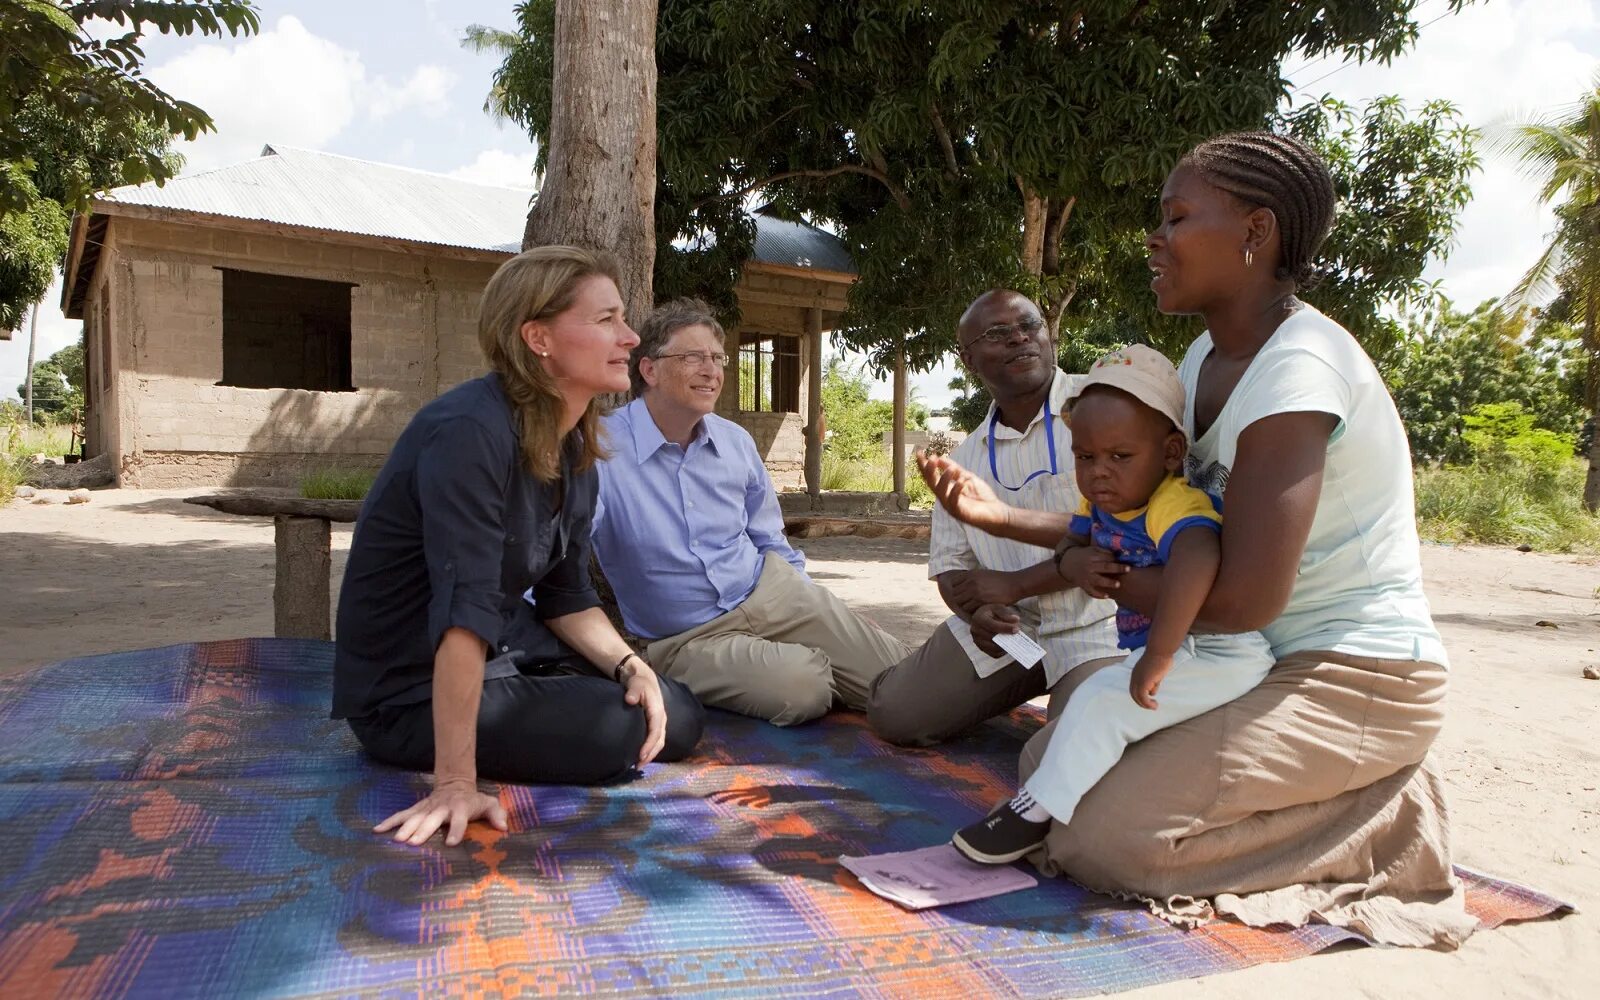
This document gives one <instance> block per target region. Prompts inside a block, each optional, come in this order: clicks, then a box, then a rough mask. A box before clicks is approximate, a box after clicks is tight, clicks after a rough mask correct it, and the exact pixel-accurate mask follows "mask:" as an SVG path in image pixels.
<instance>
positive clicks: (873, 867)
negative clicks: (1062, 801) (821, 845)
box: [839, 844, 1039, 910]
mask: <svg viewBox="0 0 1600 1000" xmlns="http://www.w3.org/2000/svg"><path fill="white" fill-rule="evenodd" d="M839 863H840V864H841V865H844V867H845V868H846V869H847V870H849V871H850V872H851V873H852V874H853V875H855V877H856V878H858V879H860V880H861V884H862V885H864V886H866V887H867V888H868V889H870V890H872V891H873V892H875V893H877V894H878V895H880V896H882V897H883V898H884V899H887V900H889V901H890V902H892V903H898V904H900V905H901V906H903V907H905V908H906V909H908V910H926V909H928V908H929V907H933V906H947V905H949V904H951V903H966V902H970V901H971V900H974V899H987V898H988V897H990V896H998V895H1000V894H1002V893H1007V892H1016V891H1017V890H1018V889H1031V888H1033V887H1034V886H1036V885H1038V884H1039V880H1038V879H1036V878H1034V877H1033V876H1032V875H1029V874H1028V873H1027V872H1025V871H1022V870H1021V869H1020V868H1017V867H1015V866H1013V865H980V864H978V863H977V862H975V861H969V860H967V859H966V858H965V857H963V856H962V854H961V852H960V851H957V850H956V849H955V848H954V847H952V846H951V845H949V844H937V845H935V846H933V847H924V848H921V849H919V850H915V851H899V852H897V853H893V854H873V855H870V856H868V857H864V858H853V857H850V856H849V855H840V856H839Z"/></svg>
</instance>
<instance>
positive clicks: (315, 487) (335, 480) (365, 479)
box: [300, 469, 378, 500]
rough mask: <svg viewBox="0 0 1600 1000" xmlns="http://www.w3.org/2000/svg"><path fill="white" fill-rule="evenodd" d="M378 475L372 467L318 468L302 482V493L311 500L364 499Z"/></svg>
mask: <svg viewBox="0 0 1600 1000" xmlns="http://www.w3.org/2000/svg"><path fill="white" fill-rule="evenodd" d="M377 477H378V474H377V473H376V472H373V471H372V470H371V469H317V470H314V471H313V472H311V473H310V474H309V475H307V476H306V478H305V479H303V480H302V481H301V483H300V495H301V496H303V497H306V498H308V499H311V500H364V499H366V496H367V491H368V490H370V489H372V481H373V480H374V479H376V478H377Z"/></svg>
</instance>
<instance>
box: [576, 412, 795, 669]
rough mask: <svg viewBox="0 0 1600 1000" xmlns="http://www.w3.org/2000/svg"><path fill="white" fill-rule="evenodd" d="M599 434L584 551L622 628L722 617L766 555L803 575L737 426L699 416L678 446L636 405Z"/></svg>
mask: <svg viewBox="0 0 1600 1000" xmlns="http://www.w3.org/2000/svg"><path fill="white" fill-rule="evenodd" d="M605 428H606V437H605V439H604V444H605V446H606V448H607V449H608V450H609V451H610V452H611V457H610V458H609V459H607V460H606V461H605V462H603V463H601V465H600V502H599V503H598V504H597V505H596V508H595V515H594V534H593V540H594V550H595V554H596V555H597V556H599V558H600V566H601V568H602V569H603V570H605V574H606V579H607V581H609V582H610V584H611V589H612V590H613V591H614V592H615V594H616V597H617V605H618V607H620V608H621V610H622V619H623V621H624V622H625V623H626V624H627V626H628V629H629V630H630V631H632V632H633V633H635V634H636V635H640V636H643V637H645V638H648V639H659V638H662V637H665V636H669V635H676V634H678V633H679V632H684V631H687V630H688V629H691V628H694V627H695V626H697V625H703V624H705V623H706V622H708V621H710V620H711V619H713V618H715V617H717V616H718V615H721V614H723V613H724V612H727V611H732V610H733V609H734V608H736V607H738V606H739V605H740V604H742V603H743V602H744V600H745V598H747V597H749V596H750V592H751V591H752V590H754V589H755V587H756V582H757V581H758V580H759V579H760V577H761V566H762V563H763V560H764V557H765V554H766V553H767V552H769V551H770V552H776V553H778V554H779V555H781V556H782V557H783V558H784V559H786V560H788V562H789V563H790V565H792V566H794V568H795V569H797V570H799V571H800V572H801V573H804V572H805V567H806V561H805V556H803V555H801V554H800V553H799V552H797V551H795V550H794V548H793V547H792V546H790V545H789V541H788V539H787V538H785V537H784V534H783V515H782V514H781V513H780V512H779V510H778V497H777V494H776V493H774V492H773V489H772V479H771V477H770V476H768V475H767V468H766V466H765V465H764V464H763V463H762V461H761V455H760V453H759V452H757V451H756V443H755V441H754V440H752V439H751V437H750V435H749V433H748V432H746V431H745V429H744V428H742V427H740V426H739V425H738V424H735V423H733V422H732V421H730V420H725V419H723V418H722V417H719V416H717V415H716V414H708V415H707V416H706V417H705V418H704V419H702V420H701V421H700V426H699V428H698V429H697V430H696V431H695V437H694V440H692V441H690V442H689V447H688V448H687V449H685V448H683V447H681V446H679V445H677V444H674V443H672V442H669V441H668V440H667V439H666V438H665V437H663V436H662V434H661V430H660V428H658V427H657V426H656V422H655V419H654V418H652V417H651V416H650V411H649V409H648V408H647V407H646V406H645V403H644V400H642V399H636V400H634V401H633V402H631V403H629V404H628V405H627V406H625V407H623V408H622V409H620V410H617V411H616V412H615V413H612V414H611V415H610V416H608V417H606V418H605Z"/></svg>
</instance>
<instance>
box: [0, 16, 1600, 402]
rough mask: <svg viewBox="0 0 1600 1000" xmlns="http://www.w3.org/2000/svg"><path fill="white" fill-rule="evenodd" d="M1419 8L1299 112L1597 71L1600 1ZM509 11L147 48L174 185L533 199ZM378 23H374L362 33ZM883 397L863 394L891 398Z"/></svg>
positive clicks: (61, 327) (1518, 203) (1483, 121)
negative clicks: (424, 186) (179, 138)
mask: <svg viewBox="0 0 1600 1000" xmlns="http://www.w3.org/2000/svg"><path fill="white" fill-rule="evenodd" d="M1446 5H1447V0H1422V2H1421V3H1420V4H1419V7H1418V10H1417V15H1416V16H1417V18H1418V20H1419V21H1420V22H1422V23H1423V24H1424V27H1423V29H1422V33H1421V38H1420V39H1419V40H1418V43H1417V44H1416V46H1414V47H1413V48H1412V49H1411V50H1409V51H1408V52H1407V53H1405V54H1404V55H1402V56H1400V57H1399V58H1397V59H1395V60H1394V62H1393V63H1391V64H1390V65H1388V66H1380V65H1375V64H1369V65H1357V64H1354V63H1341V62H1339V61H1338V60H1336V59H1331V58H1328V59H1319V60H1314V61H1313V60H1305V59H1290V60H1289V63H1288V72H1287V73H1286V75H1287V76H1288V78H1289V79H1290V80H1291V81H1293V83H1294V84H1295V85H1296V87H1297V88H1303V89H1300V90H1298V91H1297V93H1296V95H1295V99H1296V100H1298V101H1310V100H1314V99H1316V98H1318V97H1320V96H1321V95H1323V94H1331V95H1332V96H1334V97H1338V98H1340V99H1342V100H1345V101H1348V102H1351V103H1352V104H1356V105H1358V106H1359V105H1360V104H1361V103H1363V102H1364V101H1366V100H1367V99H1369V98H1371V97H1375V96H1378V95H1380V94H1398V95H1399V96H1400V97H1402V98H1403V99H1404V100H1405V101H1406V102H1407V103H1408V104H1411V105H1420V104H1421V103H1422V102H1424V101H1428V100H1432V99H1437V98H1446V99H1448V100H1450V101H1453V102H1454V103H1455V104H1456V105H1457V106H1458V107H1459V108H1460V109H1461V111H1462V113H1463V115H1464V116H1465V118H1466V120H1467V122H1468V123H1469V124H1471V125H1474V126H1477V127H1479V128H1492V127H1494V126H1496V125H1498V124H1502V123H1505V122H1507V121H1512V120H1518V119H1524V118H1527V117H1529V116H1532V115H1536V114H1543V113H1548V112H1550V111H1553V110H1556V109H1557V108H1559V107H1561V106H1564V105H1566V104H1569V103H1570V102H1572V101H1574V100H1575V99H1576V98H1577V97H1578V95H1579V94H1580V93H1582V92H1583V90H1584V89H1585V88H1586V87H1587V86H1588V85H1589V84H1590V82H1591V81H1592V80H1593V78H1594V76H1595V72H1596V70H1597V69H1600V0H1487V2H1484V0H1480V2H1478V3H1476V4H1474V5H1473V6H1470V7H1468V8H1466V10H1464V11H1463V12H1462V13H1460V14H1456V15H1450V16H1441V15H1444V14H1445V11H1446ZM512 6H513V2H512V0H338V2H329V0H315V2H312V0H258V2H257V7H258V8H259V9H260V13H261V24H262V31H261V33H260V34H259V35H254V36H250V37H247V38H242V39H232V38H225V39H221V40H218V39H215V38H207V39H200V40H197V39H195V38H193V37H189V38H169V37H165V36H159V35H158V36H153V37H150V38H148V39H147V40H146V44H145V45H144V49H145V54H146V57H147V61H146V66H147V67H148V69H147V74H148V76H149V77H150V79H152V80H153V81H155V82H156V83H157V84H158V85H160V86H162V87H164V88H165V89H167V90H168V92H170V93H172V94H175V95H178V96H181V97H182V98H184V99H185V100H189V101H192V102H193V103H196V104H198V105H200V106H201V107H203V108H205V109H206V111H207V112H209V113H210V114H211V116H212V118H213V119H214V120H215V121H216V124H217V130H216V132H214V133H211V134H208V135H205V136H202V137H201V138H200V139H198V140H196V141H195V142H192V143H181V144H180V151H181V152H182V153H183V154H184V156H185V157H186V159H187V163H186V166H185V172H192V171H198V170H206V169H210V168H213V167H218V166H225V165H228V164H231V163H237V162H240V161H242V160H246V159H251V158H253V157H255V156H256V155H258V154H259V153H260V151H261V147H262V146H263V145H265V144H267V143H269V142H271V143H282V144H285V145H291V146H300V147H304V148H307V149H318V150H324V151H327V152H331V153H341V154H344V155H346V156H354V157H359V158H361V159H366V160H375V161H379V162H383V163H393V164H399V165H403V166H408V167H413V168H417V169H421V170H432V171H437V172H439V173H445V174H450V175H453V176H457V177H462V178H465V179H469V180H474V181H479V182H482V183H490V184H505V185H508V186H517V187H525V186H532V183H533V181H532V169H533V159H534V148H533V144H532V142H531V140H529V139H528V137H527V136H526V134H524V133H523V132H522V131H521V130H520V129H518V128H517V127H516V126H514V125H505V126H501V125H498V124H496V123H495V122H494V121H493V120H491V119H490V118H489V116H488V115H486V114H484V112H483V110H482V105H483V98H484V95H485V94H486V93H487V92H488V89H489V85H490V77H491V75H492V74H493V72H494V69H495V67H496V66H497V65H498V64H499V60H498V58H497V57H495V56H493V55H478V54H475V53H472V52H469V51H467V50H465V49H463V48H461V45H460V38H461V35H462V33H463V30H464V29H465V28H466V26H467V25H469V24H475V23H476V24H486V25H491V26H495V27H501V28H506V29H510V28H512V27H514V22H513V13H512ZM374 16H377V17H379V18H380V21H377V22H375V21H373V20H372V18H373V17H374ZM1472 187H1473V200H1472V203H1471V204H1470V205H1468V206H1467V208H1466V210H1465V211H1464V212H1463V213H1462V216H1461V218H1460V221H1459V226H1458V232H1457V240H1456V245H1455V247H1454V248H1453V250H1452V252H1451V253H1450V254H1449V256H1448V258H1447V259H1444V260H1433V261H1430V262H1429V264H1428V266H1427V269H1426V271H1425V272H1424V277H1426V278H1428V279H1430V280H1438V281H1439V282H1440V283H1441V285H1442V287H1443V288H1444V291H1445V293H1446V294H1447V295H1449V296H1450V297H1451V298H1452V299H1454V300H1455V301H1456V302H1458V303H1459V304H1462V305H1465V306H1470V305H1475V304H1476V303H1478V302H1480V301H1482V300H1484V299H1487V298H1493V297H1496V296H1498V295H1501V294H1503V293H1504V292H1505V291H1507V290H1508V289H1510V287H1511V286H1512V285H1513V284H1514V283H1515V281H1516V279H1517V278H1518V277H1519V276H1520V275H1521V274H1522V273H1523V272H1524V271H1526V270H1527V268H1528V267H1529V266H1530V265H1531V264H1532V263H1533V262H1534V260H1535V259H1536V258H1537V257H1538V255H1539V252H1540V251H1541V250H1542V249H1543V247H1544V245H1545V239H1546V236H1547V234H1548V233H1549V232H1550V230H1551V229H1552V228H1553V219H1552V216H1551V214H1550V212H1549V210H1548V209H1544V208H1541V207H1540V206H1539V205H1538V203H1537V198H1536V194H1537V186H1536V185H1535V184H1534V183H1533V182H1532V181H1531V180H1529V179H1528V178H1526V177H1525V176H1523V175H1522V174H1521V173H1520V172H1519V171H1518V169H1517V167H1516V166H1515V165H1514V164H1512V163H1510V162H1508V161H1505V160H1502V159H1499V158H1497V157H1495V156H1492V155H1487V154H1486V155H1485V166H1484V169H1483V170H1482V171H1481V172H1480V173H1479V174H1477V175H1476V176H1474V178H1473V180H1472ZM60 295H61V293H60V286H59V282H58V284H57V286H56V287H55V288H53V289H51V291H50V292H49V293H48V295H47V296H46V298H45V304H44V306H43V307H42V308H41V309H40V316H39V344H38V353H37V357H38V358H40V359H42V358H45V357H48V356H49V355H50V354H51V353H53V352H54V351H56V350H59V349H60V348H62V347H64V346H66V345H67V344H70V343H72V342H73V341H75V340H76V339H77V338H78V337H79V335H80V330H81V324H80V323H78V322H77V321H74V320H68V319H66V318H65V317H63V316H62V315H61V309H60ZM27 350H28V337H27V331H26V328H24V329H23V330H21V331H19V332H18V333H17V334H16V335H14V337H13V339H12V340H10V341H0V398H12V397H14V396H15V395H16V392H15V387H16V386H17V385H18V384H19V383H20V382H21V381H22V378H23V374H24V371H25V369H26V367H27ZM950 375H951V369H950V368H949V367H948V366H946V367H944V368H940V369H935V370H934V371H933V372H928V373H923V374H922V375H919V376H914V377H913V382H912V389H913V393H914V394H915V396H916V398H918V399H921V400H922V401H923V402H925V403H927V404H929V405H931V406H941V405H943V404H944V403H946V402H947V401H948V400H949V398H950V392H949V390H948V388H947V383H948V381H949V379H950ZM888 393H889V389H888V387H887V386H886V385H880V386H878V387H876V388H875V390H874V395H877V396H882V397H886V396H887V395H888Z"/></svg>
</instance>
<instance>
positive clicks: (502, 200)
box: [98, 145, 856, 274]
mask: <svg viewBox="0 0 1600 1000" xmlns="http://www.w3.org/2000/svg"><path fill="white" fill-rule="evenodd" d="M533 194H534V192H533V189H532V188H504V187H495V186H492V185H488V184H474V183H471V182H470V181H463V180H457V179H456V178H454V177H446V176H444V175H443V174H432V173H428V172H426V171H422V170H411V169H409V168H406V167H396V166H391V165H389V164H386V163H373V162H371V161H368V160H357V159H354V158H352V157H348V156H338V155H335V154H333V153H319V152H314V151H312V150H306V149H295V148H294V147H292V146H279V145H268V146H266V147H265V148H263V149H262V151H261V156H260V157H258V158H257V159H254V160H247V161H246V162H244V163H236V164H233V165H232V166H227V167H218V168H217V169H215V170H205V171H201V172H200V173H195V174H189V175H187V176H183V177H178V178H176V179H174V180H170V181H168V182H167V183H166V184H165V185H164V186H160V187H158V186H156V185H155V184H138V185H132V186H128V187H120V188H115V189H113V190H112V191H109V192H107V193H106V194H104V195H102V196H101V197H100V198H99V199H98V200H100V201H103V202H109V203H114V204H118V205H141V206H145V207H149V208H165V209H172V210H175V211H184V212H202V213H206V214H209V215H221V216H227V217H230V218H235V219H253V220H258V221H261V222H276V223H280V224H283V225H290V226H304V227H306V228H310V229H323V230H331V231H334V232H342V233H355V234H359V235H362V236H378V237H388V238H391V239H401V240H410V241H413V242H417V243H433V244H438V245H440V246H449V247H464V248H467V249H472V250H490V251H499V252H502V253H516V252H517V250H518V249H519V248H520V247H521V245H522V229H523V225H524V223H525V221H526V220H527V216H528V206H529V204H530V202H531V201H532V199H533ZM755 219H756V242H755V259H756V260H758V261H761V262H763V263H768V264H785V265H788V266H790V267H805V268H815V269H818V270H829V271H842V272H844V273H847V274H854V273H855V271H856V269H855V265H854V263H852V262H851V260H850V255H849V253H848V252H846V250H845V248H844V244H843V243H841V242H839V240H838V238H837V237H835V236H832V235H830V234H828V233H825V232H823V231H822V230H820V229H816V228H814V227H811V226H807V225H802V224H800V223H796V222H787V221H784V220H782V219H777V218H773V217H772V216H770V215H766V214H764V213H757V214H756V217H755Z"/></svg>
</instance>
